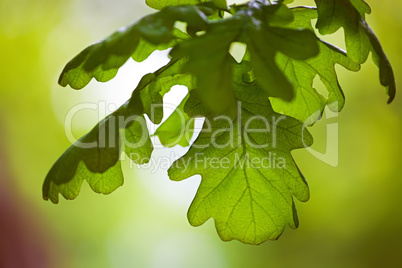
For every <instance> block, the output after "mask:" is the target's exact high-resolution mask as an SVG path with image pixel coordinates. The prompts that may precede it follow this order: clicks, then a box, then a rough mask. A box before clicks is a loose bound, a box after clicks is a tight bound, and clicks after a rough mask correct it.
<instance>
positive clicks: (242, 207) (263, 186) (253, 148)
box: [168, 66, 312, 244]
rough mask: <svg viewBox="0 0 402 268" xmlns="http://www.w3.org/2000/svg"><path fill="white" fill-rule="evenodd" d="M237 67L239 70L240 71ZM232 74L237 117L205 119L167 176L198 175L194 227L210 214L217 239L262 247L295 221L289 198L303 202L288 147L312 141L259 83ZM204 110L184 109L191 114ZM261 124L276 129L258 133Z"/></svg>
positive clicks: (304, 192) (302, 189)
mask: <svg viewBox="0 0 402 268" xmlns="http://www.w3.org/2000/svg"><path fill="white" fill-rule="evenodd" d="M239 68H240V70H235V72H236V73H239V72H242V71H241V70H242V69H243V68H242V66H237V67H236V69H239ZM246 70H247V69H246ZM243 73H244V72H243ZM236 77H237V79H236V81H235V82H234V85H235V94H236V98H237V100H238V101H241V106H239V107H238V115H237V116H236V118H234V119H233V121H232V120H228V119H227V118H225V119H222V118H220V119H218V118H213V117H209V116H207V117H206V121H208V122H209V123H210V124H207V123H204V127H203V130H202V131H201V133H200V135H199V136H198V138H197V140H196V141H195V142H194V144H193V145H192V146H191V148H190V150H189V151H188V153H187V154H186V155H185V156H183V157H182V158H181V159H179V160H177V161H176V162H175V163H173V165H172V166H171V168H170V169H169V170H168V174H169V177H170V178H171V179H172V180H175V181H178V180H183V179H186V178H188V177H190V176H193V175H196V174H200V175H201V177H202V180H201V184H200V187H199V189H198V191H197V194H196V197H195V199H194V201H193V203H192V204H191V207H190V209H189V212H188V219H189V222H190V224H191V225H193V226H199V225H201V224H203V223H204V222H206V221H207V220H208V219H209V218H211V217H212V218H213V219H214V220H215V226H216V228H217V231H218V233H219V235H220V237H221V238H222V240H225V241H228V240H232V239H237V240H240V241H241V242H244V243H249V244H260V243H262V242H264V241H265V240H267V239H277V238H278V237H279V236H280V235H281V233H282V232H283V230H284V228H285V226H286V225H289V226H290V227H292V228H296V227H297V226H298V217H297V213H296V210H295V205H294V202H293V197H292V196H293V195H294V196H295V197H296V198H297V199H299V200H300V201H307V200H308V198H309V191H308V186H307V184H306V182H305V180H304V178H303V176H302V175H301V173H300V171H299V169H298V168H297V166H296V164H295V163H294V161H293V158H292V156H291V150H293V149H296V148H302V147H304V142H305V143H306V144H307V145H310V144H311V143H312V138H311V136H310V134H309V133H308V132H307V131H303V124H302V123H300V122H298V121H297V120H295V119H293V118H291V117H287V116H283V115H279V114H277V113H275V112H274V111H273V110H272V108H271V106H270V103H269V101H268V95H267V94H266V92H265V91H264V90H262V89H261V88H260V87H259V86H258V85H257V84H256V82H245V81H244V80H243V79H242V78H241V77H242V76H240V77H239V76H236ZM195 92H196V91H192V92H191V94H192V95H191V96H196V94H194V93H195ZM191 96H190V99H191ZM195 102H197V101H196V100H193V102H192V103H193V104H194V103H195ZM198 102H199V103H202V101H201V100H199V101H198ZM203 110H204V111H205V108H199V109H196V110H193V111H192V112H190V111H186V112H189V114H192V115H194V114H197V113H199V112H201V111H203ZM228 118H231V117H228ZM264 122H266V123H268V124H269V126H271V127H274V126H275V132H274V131H272V132H268V133H267V132H264V133H262V132H261V131H258V130H263V129H266V128H267V125H266V123H264ZM271 130H273V128H271ZM303 133H304V141H303V140H302V137H303ZM269 161H271V162H270V163H271V166H269V163H268V162H269ZM275 161H276V162H275ZM261 162H263V163H265V166H264V168H263V167H262V166H261ZM274 162H275V164H274ZM279 162H280V163H279ZM258 163H260V164H258Z"/></svg>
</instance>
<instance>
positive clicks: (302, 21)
mask: <svg viewBox="0 0 402 268" xmlns="http://www.w3.org/2000/svg"><path fill="white" fill-rule="evenodd" d="M292 12H293V14H294V17H295V19H294V21H293V22H292V23H291V24H289V25H288V27H291V28H295V29H297V28H311V29H312V27H311V20H312V19H314V18H316V17H317V12H316V11H315V10H314V9H308V8H293V9H292ZM318 44H319V50H320V53H319V54H318V55H317V56H315V57H313V58H310V59H307V60H304V61H303V60H297V59H293V58H291V57H287V56H285V55H283V54H279V55H278V57H277V62H278V65H279V68H280V70H281V71H282V72H283V73H284V74H285V75H286V76H287V78H288V79H289V81H291V83H292V84H293V86H294V88H295V89H296V90H295V92H296V95H295V98H294V99H293V100H292V101H290V102H285V101H283V100H281V99H278V98H271V103H272V106H273V108H274V110H275V111H278V112H281V113H283V114H286V115H289V116H292V117H294V118H296V119H298V120H300V121H302V122H304V123H305V124H307V125H311V124H313V123H315V122H316V121H317V120H318V119H319V118H321V115H322V112H323V111H324V108H325V106H326V105H328V106H329V108H330V109H331V110H332V111H334V112H339V111H341V109H342V108H343V106H344V104H345V97H344V94H343V92H342V89H341V86H340V85H339V82H338V79H337V75H336V72H335V64H340V65H342V66H343V67H345V68H346V69H348V70H351V71H358V70H359V69H360V66H359V64H357V63H354V62H353V61H351V60H350V59H349V58H348V57H347V56H346V53H345V52H344V51H342V50H341V49H339V48H337V47H335V46H333V45H331V44H329V43H326V42H324V41H322V40H319V43H318ZM317 75H318V77H319V78H320V79H321V81H322V82H323V84H324V85H325V86H326V88H327V90H328V92H329V94H328V99H326V98H324V97H323V96H322V95H321V94H320V93H318V92H317V91H316V90H315V89H314V88H313V80H314V78H315V77H316V76H317Z"/></svg>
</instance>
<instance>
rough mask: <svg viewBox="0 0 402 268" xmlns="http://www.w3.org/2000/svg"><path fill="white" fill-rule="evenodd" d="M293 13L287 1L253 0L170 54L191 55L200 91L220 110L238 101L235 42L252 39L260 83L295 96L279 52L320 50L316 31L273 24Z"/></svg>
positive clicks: (303, 54) (273, 92) (305, 54)
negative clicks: (233, 68) (233, 64)
mask: <svg viewBox="0 0 402 268" xmlns="http://www.w3.org/2000/svg"><path fill="white" fill-rule="evenodd" d="M285 10H286V11H285ZM277 13H278V14H277ZM283 14H287V15H285V16H284V15H283ZM284 17H285V19H284ZM291 19H292V13H291V12H290V11H289V10H288V9H287V8H286V7H285V6H283V5H277V4H275V5H272V6H268V7H267V6H264V5H263V4H261V3H259V2H253V4H250V5H249V6H247V7H246V8H245V9H242V10H240V11H239V12H237V13H236V14H235V15H234V16H232V17H230V18H228V19H224V20H221V21H213V22H209V24H208V27H207V31H206V33H205V34H203V35H201V36H197V37H194V38H192V39H190V40H186V41H183V42H181V43H180V44H178V45H176V46H175V47H174V48H173V49H172V51H171V53H170V55H171V56H172V58H173V59H178V58H182V57H185V56H187V57H188V58H189V60H188V62H187V64H186V66H185V67H186V70H187V71H189V72H191V73H192V74H193V75H194V77H196V78H197V88H199V89H200V97H201V98H202V99H203V100H204V101H205V103H206V105H207V106H208V109H211V110H215V112H217V113H219V112H223V111H227V110H233V107H234V106H235V105H234V94H233V88H232V80H233V78H232V72H231V67H230V65H231V61H232V60H233V59H232V57H231V56H230V54H229V53H228V51H229V48H230V45H231V44H232V43H233V42H236V41H240V42H243V43H246V44H247V50H248V51H249V53H250V55H251V65H252V66H253V68H254V71H255V76H256V78H257V81H258V83H260V85H261V87H262V88H263V89H264V90H266V91H267V92H268V94H269V96H273V97H280V98H283V99H285V100H287V101H289V100H291V99H292V98H293V96H294V91H293V86H292V84H291V83H290V82H289V81H288V80H287V78H286V77H285V76H284V75H283V73H282V72H281V71H280V69H279V68H278V66H277V64H276V62H275V55H276V54H277V53H278V52H282V53H284V54H286V55H288V56H289V57H292V58H295V59H299V60H306V59H308V58H310V57H313V56H315V55H317V53H318V45H317V39H316V37H315V35H314V33H313V31H311V30H308V29H289V28H279V27H274V26H271V25H270V23H272V22H278V21H283V20H285V21H286V22H290V21H291Z"/></svg>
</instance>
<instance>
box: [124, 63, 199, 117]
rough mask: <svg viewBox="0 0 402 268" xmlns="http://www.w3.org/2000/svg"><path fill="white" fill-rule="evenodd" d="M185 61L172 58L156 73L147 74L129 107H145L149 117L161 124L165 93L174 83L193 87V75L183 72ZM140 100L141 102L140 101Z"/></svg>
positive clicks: (144, 109) (134, 93) (135, 91)
mask: <svg viewBox="0 0 402 268" xmlns="http://www.w3.org/2000/svg"><path fill="white" fill-rule="evenodd" d="M185 62H186V59H180V60H172V61H170V62H169V63H168V64H167V65H166V66H164V67H162V68H160V69H159V70H157V71H156V72H155V73H151V74H147V75H145V76H144V77H143V78H142V79H141V81H140V83H139V84H138V86H137V88H136V89H135V90H134V92H133V96H132V97H131V100H130V102H129V104H128V106H129V108H131V109H135V108H136V107H138V106H141V107H143V112H144V113H145V114H147V115H148V117H149V119H150V120H151V121H152V122H153V123H154V124H160V122H161V121H162V119H163V105H162V103H163V96H164V94H166V93H167V92H168V91H169V90H170V89H171V87H173V86H174V85H183V86H187V87H189V88H192V87H193V86H192V85H193V80H192V77H191V75H189V74H182V73H181V70H182V68H183V64H184V63H185ZM135 96H138V97H135ZM139 100H140V102H141V103H138V101H139Z"/></svg>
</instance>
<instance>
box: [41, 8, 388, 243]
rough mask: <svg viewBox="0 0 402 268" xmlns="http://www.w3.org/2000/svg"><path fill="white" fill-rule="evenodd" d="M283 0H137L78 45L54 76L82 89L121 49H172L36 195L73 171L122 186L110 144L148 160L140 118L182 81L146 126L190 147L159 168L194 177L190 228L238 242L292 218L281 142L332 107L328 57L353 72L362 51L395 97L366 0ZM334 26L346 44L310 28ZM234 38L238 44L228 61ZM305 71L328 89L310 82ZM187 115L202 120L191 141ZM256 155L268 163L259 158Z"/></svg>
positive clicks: (122, 56) (66, 182)
mask: <svg viewBox="0 0 402 268" xmlns="http://www.w3.org/2000/svg"><path fill="white" fill-rule="evenodd" d="M292 2H293V1H292V0H284V1H269V0H252V1H249V2H247V3H244V4H239V5H231V6H227V4H226V1H225V0H213V1H204V0H163V1H161V0H158V1H156V0H146V3H147V4H148V5H149V6H150V7H152V8H155V9H157V10H160V11H157V12H156V13H154V14H151V15H148V16H145V17H143V18H142V19H140V20H139V21H137V22H135V23H133V24H131V25H129V26H127V27H124V28H122V29H119V30H118V31H116V32H115V33H113V34H112V35H110V36H109V37H107V38H106V39H104V40H101V41H99V42H97V43H95V44H93V45H91V46H89V47H87V48H86V49H84V50H83V51H82V52H81V53H79V54H78V55H77V56H76V57H74V58H73V59H72V60H71V61H70V62H69V63H68V64H67V65H66V67H65V68H64V70H63V72H62V73H61V75H60V79H59V84H60V85H61V86H67V85H69V86H70V87H72V88H74V89H81V88H84V87H85V86H86V85H87V84H88V83H89V82H90V81H91V80H92V79H93V78H95V79H96V80H97V81H99V82H106V81H109V80H111V79H112V78H113V77H114V76H115V75H116V74H117V72H118V70H119V68H120V67H121V66H122V65H123V64H124V63H125V62H126V61H127V60H129V59H130V58H132V59H133V60H135V61H138V62H141V61H143V60H145V59H147V58H148V56H149V55H150V54H151V53H152V52H154V51H155V50H165V49H169V48H171V50H170V53H169V56H170V62H169V63H168V64H167V65H165V66H163V67H162V68H160V69H159V70H157V71H156V72H154V73H149V74H147V75H145V76H144V77H143V78H142V80H141V81H140V83H139V84H138V86H137V87H136V88H135V89H134V91H133V93H132V96H131V98H130V99H129V100H127V102H126V103H125V104H124V105H122V106H121V107H120V108H118V109H117V110H116V111H115V112H113V113H112V114H110V115H109V116H107V117H106V118H105V119H104V120H102V121H101V122H99V124H98V125H96V126H95V127H94V128H93V129H92V130H91V131H90V132H89V133H88V134H87V135H85V136H84V137H82V138H81V139H80V140H79V141H77V142H76V143H75V144H73V145H71V147H70V148H68V149H67V151H66V152H65V153H64V154H63V155H62V156H61V157H60V158H59V159H58V160H57V161H56V163H55V164H54V165H53V167H52V168H51V170H50V171H49V173H48V175H47V177H46V179H45V182H44V185H43V197H44V199H46V200H48V199H50V200H51V201H52V202H53V203H58V202H59V194H61V195H62V196H63V197H64V198H66V199H74V198H76V197H77V195H78V193H79V191H80V188H81V185H82V183H83V181H84V180H86V181H87V182H88V184H89V185H90V187H91V188H92V189H93V190H94V191H95V192H97V193H102V194H109V193H111V192H113V191H114V190H115V189H117V188H118V187H120V186H121V185H123V181H124V179H123V173H122V171H121V165H120V157H121V154H122V153H123V152H124V153H125V154H126V155H127V156H129V157H130V158H131V159H132V161H134V162H135V163H137V164H139V165H141V164H145V163H147V162H148V161H149V159H150V157H151V154H152V151H153V144H152V142H151V139H150V134H149V133H148V129H147V126H146V119H145V118H146V117H148V118H149V119H150V120H151V122H152V123H154V124H160V123H162V118H163V108H162V106H161V104H162V103H163V96H164V94H166V93H167V92H169V90H170V89H171V88H172V87H173V86H175V85H183V86H186V87H187V88H188V90H189V92H188V95H187V96H186V97H185V98H184V100H183V101H182V103H181V104H180V105H179V106H178V107H177V108H176V111H175V112H174V113H173V114H172V115H171V116H170V117H169V118H168V119H167V120H166V121H164V122H163V123H162V124H161V125H160V126H159V128H158V129H157V130H156V132H155V133H154V135H156V136H157V137H158V138H159V140H160V141H161V143H162V144H163V145H164V146H166V147H173V146H176V145H180V146H183V147H186V146H190V148H189V151H188V152H187V154H185V155H184V156H183V157H182V158H180V159H178V160H176V162H174V163H173V164H172V166H171V167H170V169H169V170H168V174H169V177H170V179H172V180H183V179H186V178H188V177H190V176H192V175H195V174H200V175H201V177H202V180H201V184H200V187H199V189H198V192H197V194H196V196H195V199H194V201H193V203H192V204H191V207H190V209H189V212H188V219H189V221H190V223H191V224H192V225H194V226H199V225H201V224H203V223H204V222H205V221H207V220H208V219H209V218H211V217H212V218H213V219H214V220H215V225H216V228H217V231H218V233H219V235H220V237H221V238H222V239H223V240H225V241H227V240H232V239H237V240H239V241H241V242H244V243H249V244H260V243H262V242H264V241H266V240H268V239H277V238H278V237H279V236H280V235H281V233H282V232H283V230H284V228H285V227H286V225H289V226H290V227H292V228H296V227H297V226H298V216H297V212H296V208H295V204H294V200H293V196H294V197H296V198H297V199H298V200H300V201H303V202H304V201H307V200H308V199H309V190H308V186H307V183H306V181H305V179H304V177H303V175H302V173H301V172H300V170H299V168H298V167H297V165H296V163H295V162H294V160H293V158H292V155H291V151H292V150H294V149H297V148H303V147H306V146H310V145H311V144H312V142H313V140H312V137H311V135H310V134H309V133H308V131H307V130H306V128H305V125H312V124H314V123H315V122H316V121H317V120H319V118H320V117H321V115H322V113H323V111H324V108H325V107H326V106H328V108H329V109H331V110H333V111H336V112H338V111H340V110H341V109H342V108H343V106H344V103H345V97H344V94H343V92H342V89H341V86H340V85H339V83H338V79H337V74H336V71H335V65H336V64H339V65H341V66H343V67H344V68H346V69H348V70H350V71H358V70H359V69H360V65H361V64H363V63H364V62H366V60H367V58H368V55H369V53H370V52H371V53H372V56H373V61H374V63H375V64H376V65H377V66H378V68H379V76H380V83H381V85H383V86H384V87H385V89H386V93H387V95H388V102H391V101H392V100H393V98H394V97H395V79H394V75H393V71H392V68H391V65H390V63H389V61H388V59H387V57H386V55H385V53H384V51H383V49H382V48H381V45H380V43H379V41H378V39H377V38H376V36H375V35H374V33H373V31H372V30H371V28H370V27H369V26H368V25H367V23H366V21H365V15H366V14H369V13H370V7H369V6H368V4H367V3H366V2H364V1H363V0H315V3H316V6H313V7H307V6H294V5H292V7H290V5H289V4H291V3H292ZM296 2H297V1H296ZM300 2H303V1H300ZM315 19H317V23H316V24H315V25H313V24H312V20H315ZM177 22H183V23H185V25H186V27H185V29H179V28H178V27H177V25H178V24H177ZM340 27H342V28H343V29H344V32H345V43H346V51H343V50H342V49H340V48H338V47H336V46H334V45H332V44H329V43H327V42H325V41H323V40H322V39H320V38H319V37H318V35H317V32H319V33H320V34H321V35H328V34H333V33H335V32H336V31H337V30H338V29H339V28H340ZM316 30H317V31H316ZM234 43H241V44H243V46H244V47H245V53H244V56H243V57H242V58H241V59H240V60H238V61H236V60H235V59H234V57H233V56H232V46H233V44H234ZM316 76H318V77H319V78H320V79H321V81H322V82H323V84H324V85H325V87H326V89H327V91H328V96H327V97H324V96H323V95H322V94H320V93H319V92H318V91H317V90H316V89H315V88H314V87H313V80H314V79H315V77H316ZM155 105H156V106H155ZM154 107H157V108H154ZM197 117H202V118H205V122H204V126H203V129H202V130H201V132H200V134H199V136H198V137H197V139H196V140H195V141H194V142H193V143H191V142H190V139H191V137H192V135H193V126H194V118H197ZM218 118H219V119H222V118H224V120H218ZM263 130H264V131H263ZM190 143H191V145H190ZM200 156H202V160H203V161H200V159H199V157H200ZM267 157H268V158H269V159H268V160H269V161H268V162H269V166H263V163H264V161H266V160H267ZM211 159H218V160H220V161H221V162H220V164H221V165H220V166H218V167H215V166H216V165H213V163H212V162H208V161H212V160H211ZM222 160H225V166H222ZM275 160H280V163H278V162H277V163H274V162H275ZM214 161H215V160H214ZM215 164H216V163H215Z"/></svg>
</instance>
